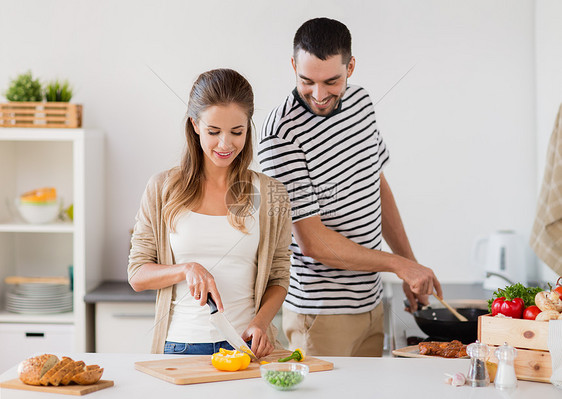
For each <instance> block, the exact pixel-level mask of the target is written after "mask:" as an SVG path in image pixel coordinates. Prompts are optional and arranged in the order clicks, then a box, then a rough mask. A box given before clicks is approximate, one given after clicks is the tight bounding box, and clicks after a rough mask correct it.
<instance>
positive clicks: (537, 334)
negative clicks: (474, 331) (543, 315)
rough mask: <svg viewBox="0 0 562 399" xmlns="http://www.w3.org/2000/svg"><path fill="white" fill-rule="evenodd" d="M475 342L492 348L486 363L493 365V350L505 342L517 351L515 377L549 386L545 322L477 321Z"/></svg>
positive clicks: (548, 353) (549, 371) (518, 320)
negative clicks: (476, 338) (489, 362)
mask: <svg viewBox="0 0 562 399" xmlns="http://www.w3.org/2000/svg"><path fill="white" fill-rule="evenodd" d="M478 339H479V340H480V342H482V343H485V344H488V345H490V346H491V347H492V355H491V356H490V359H489V360H490V361H492V362H494V363H497V362H498V359H497V358H496V357H495V355H494V353H493V352H494V351H495V348H496V347H497V346H499V345H503V343H504V342H507V344H508V345H511V346H513V347H515V348H517V357H516V358H515V361H514V366H515V374H516V375H517V378H518V379H520V380H527V381H537V382H550V377H551V376H552V360H551V357H550V352H549V351H548V322H545V321H535V320H524V319H512V318H508V317H493V316H492V315H489V314H488V315H484V316H480V317H479V318H478Z"/></svg>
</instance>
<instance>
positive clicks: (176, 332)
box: [166, 184, 260, 343]
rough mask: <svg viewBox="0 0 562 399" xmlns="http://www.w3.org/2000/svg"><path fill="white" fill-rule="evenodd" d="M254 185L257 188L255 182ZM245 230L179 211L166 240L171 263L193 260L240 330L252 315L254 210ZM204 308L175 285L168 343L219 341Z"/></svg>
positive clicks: (255, 242)
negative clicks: (207, 275) (209, 279)
mask: <svg viewBox="0 0 562 399" xmlns="http://www.w3.org/2000/svg"><path fill="white" fill-rule="evenodd" d="M254 186H256V185H255V184H254ZM246 229H247V230H248V232H249V234H244V233H242V232H241V231H239V230H236V229H235V228H234V227H232V226H231V225H230V223H228V220H227V217H226V216H210V215H203V214H200V213H195V212H190V211H188V212H185V213H183V214H182V215H181V216H180V217H179V218H178V221H177V224H176V232H175V233H170V244H171V247H172V251H173V253H174V258H175V261H176V264H180V263H188V262H197V263H199V264H201V265H202V266H203V267H205V268H206V269H207V270H208V271H209V273H211V274H212V275H213V277H214V279H215V283H216V285H217V289H218V290H219V293H220V295H221V299H222V302H223V305H224V315H225V316H226V318H227V319H228V320H229V321H230V322H231V323H232V325H233V326H234V328H235V329H236V331H237V332H238V333H239V334H240V335H242V332H244V330H245V329H246V328H247V327H248V324H249V323H250V321H251V320H252V319H253V318H254V316H255V308H254V306H255V302H254V286H255V281H256V274H257V252H258V244H259V233H260V232H259V212H254V213H253V215H252V216H251V217H247V218H246ZM209 315H210V311H209V306H207V305H205V306H200V305H199V301H196V300H195V299H194V298H193V297H192V296H191V295H190V293H189V291H188V289H187V283H186V282H185V281H183V282H181V283H178V284H176V289H175V296H174V297H173V298H172V308H171V310H170V325H169V328H168V336H167V338H166V340H167V341H174V342H186V343H203V342H218V341H224V339H225V337H224V336H223V335H222V334H221V333H220V331H218V330H217V329H216V328H215V327H214V326H213V325H212V324H211V322H210V321H209Z"/></svg>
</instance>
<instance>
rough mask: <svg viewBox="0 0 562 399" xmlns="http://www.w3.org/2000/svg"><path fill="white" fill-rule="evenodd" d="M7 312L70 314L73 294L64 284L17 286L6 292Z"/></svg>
mask: <svg viewBox="0 0 562 399" xmlns="http://www.w3.org/2000/svg"><path fill="white" fill-rule="evenodd" d="M6 310H7V311H9V312H14V313H25V314H45V313H63V312H70V311H72V292H71V291H70V288H69V286H68V285H64V284H45V283H29V284H17V285H15V286H13V287H12V289H11V290H10V291H8V292H6Z"/></svg>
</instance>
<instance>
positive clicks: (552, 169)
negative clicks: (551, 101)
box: [530, 105, 562, 275]
mask: <svg viewBox="0 0 562 399" xmlns="http://www.w3.org/2000/svg"><path fill="white" fill-rule="evenodd" d="M530 245H531V248H532V249H533V251H535V253H536V254H537V256H538V257H539V258H540V259H541V260H542V261H543V262H544V263H546V264H547V265H548V266H549V267H550V268H551V269H552V270H554V271H555V272H556V273H557V274H558V275H560V274H562V105H561V106H560V109H559V110H558V116H557V117H556V121H555V123H554V130H553V131H552V135H551V136H550V142H549V143H548V149H547V154H546V164H545V169H544V177H543V182H542V187H541V191H540V194H539V199H538V204H537V214H536V217H535V222H534V224H533V230H532V232H531V238H530Z"/></svg>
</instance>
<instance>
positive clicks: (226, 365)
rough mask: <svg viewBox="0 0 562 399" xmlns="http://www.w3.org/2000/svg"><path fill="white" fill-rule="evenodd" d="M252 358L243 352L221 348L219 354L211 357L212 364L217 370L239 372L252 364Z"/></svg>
mask: <svg viewBox="0 0 562 399" xmlns="http://www.w3.org/2000/svg"><path fill="white" fill-rule="evenodd" d="M251 360H252V359H250V356H249V355H248V354H246V353H243V352H238V351H229V350H227V349H224V348H220V349H219V351H218V352H217V353H214V354H213V356H211V363H212V364H213V366H214V367H215V368H216V369H217V370H221V371H238V370H244V369H245V368H247V367H248V365H249V364H250V361H251Z"/></svg>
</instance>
